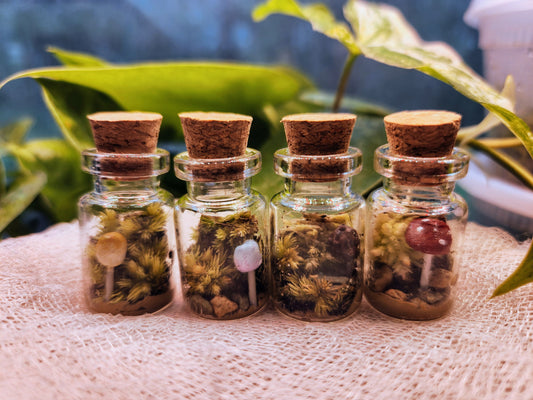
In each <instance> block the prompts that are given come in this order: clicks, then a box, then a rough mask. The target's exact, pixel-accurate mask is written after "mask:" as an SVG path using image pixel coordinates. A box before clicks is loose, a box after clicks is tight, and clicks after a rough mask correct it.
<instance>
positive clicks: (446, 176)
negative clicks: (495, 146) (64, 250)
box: [365, 112, 469, 320]
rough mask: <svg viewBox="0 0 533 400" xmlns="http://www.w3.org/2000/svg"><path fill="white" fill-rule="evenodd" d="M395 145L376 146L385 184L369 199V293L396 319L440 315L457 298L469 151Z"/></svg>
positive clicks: (377, 165) (377, 305)
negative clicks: (413, 152) (409, 150)
mask: <svg viewBox="0 0 533 400" xmlns="http://www.w3.org/2000/svg"><path fill="white" fill-rule="evenodd" d="M412 113H413V112H411V115H412ZM424 116H426V118H427V115H426V114H424V115H422V117H424ZM428 125H430V124H429V123H428ZM411 129H412V128H411ZM457 129H458V126H457ZM408 130H409V129H408ZM456 131H457V130H456V129H455V132H456ZM417 135H420V132H418V133H417ZM452 136H453V135H452ZM439 137H442V136H441V135H439ZM417 140H418V139H417ZM454 140H455V136H453V137H451V139H450V142H451V146H453V142H454ZM389 141H390V140H389ZM391 147H392V145H383V146H381V147H379V148H378V149H377V150H376V152H375V158H374V165H375V168H376V171H377V172H378V173H380V174H381V175H382V176H383V187H382V188H380V189H377V190H376V191H374V192H373V193H371V195H370V196H369V198H368V199H367V204H368V220H367V242H366V257H367V267H366V269H365V297H366V299H367V300H368V302H369V303H370V304H371V305H372V306H373V307H374V308H376V309H377V310H379V311H381V312H383V313H385V314H388V315H391V316H394V317H398V318H405V319H413V320H429V319H435V318H439V317H441V316H443V315H445V314H446V313H447V312H448V311H449V310H450V308H451V306H452V303H453V298H454V293H453V289H454V286H455V283H456V281H457V267H458V265H459V256H460V252H461V244H462V239H463V233H464V229H465V226H466V221H467V215H468V209H467V205H466V203H465V201H464V200H463V199H462V198H461V197H460V196H459V195H458V194H456V193H455V192H454V187H455V182H456V181H457V180H458V179H461V178H462V177H464V176H465V175H466V173H467V169H468V161H469V155H468V153H466V152H465V151H464V150H461V149H458V148H455V149H453V150H452V151H451V153H450V154H446V155H440V156H433V157H420V156H416V157H415V156H407V155H398V154H394V153H393V151H392V150H391ZM396 147H397V148H398V146H396ZM417 151H419V150H417ZM422 153H426V154H427V150H424V151H423V152H422Z"/></svg>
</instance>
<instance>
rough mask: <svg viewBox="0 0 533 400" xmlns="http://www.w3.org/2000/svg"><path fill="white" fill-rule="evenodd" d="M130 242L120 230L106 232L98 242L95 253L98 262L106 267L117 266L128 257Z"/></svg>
mask: <svg viewBox="0 0 533 400" xmlns="http://www.w3.org/2000/svg"><path fill="white" fill-rule="evenodd" d="M127 250H128V242H127V240H126V238H125V237H124V236H123V235H122V234H120V233H118V232H108V233H104V234H103V235H102V236H100V238H99V239H98V242H96V248H95V253H96V254H95V255H96V259H97V260H98V262H99V263H100V264H102V265H105V266H106V267H116V266H117V265H120V264H122V262H123V261H124V259H125V258H126V251H127Z"/></svg>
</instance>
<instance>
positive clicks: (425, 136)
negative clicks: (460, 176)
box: [384, 110, 461, 186]
mask: <svg viewBox="0 0 533 400" xmlns="http://www.w3.org/2000/svg"><path fill="white" fill-rule="evenodd" d="M384 123H385V131H386V133H387V140H388V142H389V151H390V153H391V155H395V156H407V157H410V158H411V159H407V158H406V159H400V160H398V161H396V162H395V163H394V165H393V170H394V177H393V179H394V180H395V181H396V182H397V183H399V184H402V185H414V186H431V185H435V184H441V183H443V182H445V181H446V180H447V178H446V174H447V167H446V165H444V164H439V163H435V162H432V161H431V160H430V159H431V158H433V157H448V156H450V155H451V154H452V152H453V148H454V145H455V139H456V137H457V132H458V131H459V127H460V125H461V115H460V114H457V113H454V112H450V111H440V110H419V111H402V112H397V113H394V114H390V115H387V116H386V117H385V118H384ZM416 159H419V161H416ZM424 160H426V161H424ZM415 161H416V162H415Z"/></svg>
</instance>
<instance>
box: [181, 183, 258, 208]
mask: <svg viewBox="0 0 533 400" xmlns="http://www.w3.org/2000/svg"><path fill="white" fill-rule="evenodd" d="M251 183H252V180H251V179H249V178H248V179H243V180H239V181H227V182H195V181H189V182H187V192H188V195H189V197H190V198H191V199H194V200H196V201H201V202H215V203H216V202H228V201H235V200H238V199H240V198H242V197H245V196H248V195H250V194H251V191H252V189H251Z"/></svg>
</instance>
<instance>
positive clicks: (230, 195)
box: [174, 112, 268, 320]
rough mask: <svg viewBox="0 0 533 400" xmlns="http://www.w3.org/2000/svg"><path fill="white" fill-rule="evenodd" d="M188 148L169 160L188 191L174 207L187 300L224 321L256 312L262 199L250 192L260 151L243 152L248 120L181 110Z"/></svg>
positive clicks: (262, 256) (262, 287) (263, 235)
mask: <svg viewBox="0 0 533 400" xmlns="http://www.w3.org/2000/svg"><path fill="white" fill-rule="evenodd" d="M179 116H180V120H181V124H182V127H183V131H184V135H185V145H186V146H187V151H186V152H183V153H181V154H178V155H177V156H176V157H175V158H174V166H175V172H176V176H177V177H178V178H180V179H182V180H185V181H187V194H186V195H184V196H183V197H181V198H180V199H179V200H178V201H177V203H176V221H177V227H178V250H179V262H180V271H181V282H182V288H183V293H184V297H185V302H186V303H187V305H188V306H189V307H190V309H191V310H192V311H193V312H194V313H196V314H197V315H200V316H202V317H205V318H209V319H217V320H227V319H235V318H241V317H245V316H248V315H251V314H254V313H256V312H257V311H259V310H260V309H262V308H263V307H264V306H265V305H266V302H267V298H268V281H267V279H268V278H267V277H268V274H267V269H268V236H267V234H268V230H267V222H268V220H267V215H266V202H265V200H264V199H263V197H262V196H261V195H260V194H259V193H257V192H256V191H254V190H252V189H251V177H252V176H253V175H255V174H257V173H258V172H259V170H260V168H261V154H260V153H259V152H258V151H257V150H254V149H250V148H247V147H246V146H247V142H248V135H249V132H250V126H251V123H252V117H249V116H246V115H240V114H231V113H214V112H190V113H181V114H180V115H179Z"/></svg>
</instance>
